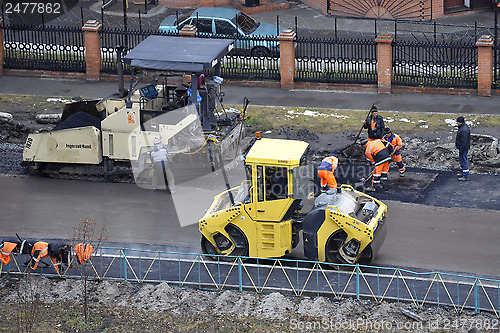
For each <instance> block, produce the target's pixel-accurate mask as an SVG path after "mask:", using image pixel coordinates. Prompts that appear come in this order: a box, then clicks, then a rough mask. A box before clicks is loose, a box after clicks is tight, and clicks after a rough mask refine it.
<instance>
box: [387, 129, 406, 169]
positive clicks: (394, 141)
mask: <svg viewBox="0 0 500 333" xmlns="http://www.w3.org/2000/svg"><path fill="white" fill-rule="evenodd" d="M384 137H385V140H387V142H389V143H390V144H391V145H392V147H393V148H394V152H393V153H392V159H393V161H394V162H396V165H397V166H398V169H399V175H400V176H401V177H404V176H405V172H406V168H405V164H404V163H403V158H402V157H401V149H403V140H401V137H400V136H399V135H397V134H395V133H392V132H391V129H390V128H389V127H386V128H385V136H384Z"/></svg>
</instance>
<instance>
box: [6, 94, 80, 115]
mask: <svg viewBox="0 0 500 333" xmlns="http://www.w3.org/2000/svg"><path fill="white" fill-rule="evenodd" d="M51 99H52V100H51ZM69 101H71V98H60V97H47V96H31V95H17V94H0V111H3V112H10V113H16V111H17V110H19V111H20V110H22V111H27V112H32V113H43V112H45V111H46V110H55V109H57V110H58V109H60V110H62V109H63V108H64V105H66V102H69Z"/></svg>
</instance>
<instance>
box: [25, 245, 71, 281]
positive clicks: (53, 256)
mask: <svg viewBox="0 0 500 333" xmlns="http://www.w3.org/2000/svg"><path fill="white" fill-rule="evenodd" d="M69 252H70V247H69V245H66V244H62V243H51V244H49V243H47V242H36V243H35V244H34V245H33V249H32V250H31V263H30V267H31V269H32V270H36V269H37V268H38V264H39V263H43V264H45V263H44V262H43V261H42V259H43V258H45V257H49V259H50V261H51V262H52V264H53V265H54V269H55V271H56V272H57V274H59V275H60V274H61V273H62V265H63V264H65V265H67V266H69V264H70V258H69ZM45 265H47V264H45Z"/></svg>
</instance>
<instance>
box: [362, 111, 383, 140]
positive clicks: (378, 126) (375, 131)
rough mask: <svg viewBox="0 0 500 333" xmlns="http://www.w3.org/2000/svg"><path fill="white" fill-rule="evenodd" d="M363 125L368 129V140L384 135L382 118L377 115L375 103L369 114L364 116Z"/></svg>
mask: <svg viewBox="0 0 500 333" xmlns="http://www.w3.org/2000/svg"><path fill="white" fill-rule="evenodd" d="M363 127H364V128H367V129H368V141H372V140H376V139H382V138H383V137H384V128H385V124H384V119H382V117H381V116H379V115H378V109H377V107H376V106H375V105H374V106H372V108H371V110H370V115H369V116H368V117H367V118H366V120H365V122H364V124H363Z"/></svg>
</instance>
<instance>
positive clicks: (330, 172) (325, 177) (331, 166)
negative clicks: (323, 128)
mask: <svg viewBox="0 0 500 333" xmlns="http://www.w3.org/2000/svg"><path fill="white" fill-rule="evenodd" d="M338 163H339V159H338V157H337V151H335V150H334V151H333V152H332V153H331V154H330V156H328V157H325V158H324V159H323V160H322V161H321V164H320V165H319V167H318V175H319V178H320V179H321V190H322V191H326V190H328V188H327V185H328V186H329V187H330V189H334V188H337V180H336V179H335V175H334V172H335V169H337V166H338Z"/></svg>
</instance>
